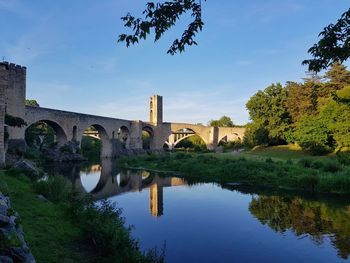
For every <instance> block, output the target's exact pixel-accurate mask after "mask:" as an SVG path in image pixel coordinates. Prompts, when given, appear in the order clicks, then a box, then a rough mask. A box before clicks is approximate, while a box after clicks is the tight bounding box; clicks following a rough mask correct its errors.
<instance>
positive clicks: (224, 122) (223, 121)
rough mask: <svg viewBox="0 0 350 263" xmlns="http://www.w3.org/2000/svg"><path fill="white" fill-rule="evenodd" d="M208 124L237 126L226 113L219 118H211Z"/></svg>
mask: <svg viewBox="0 0 350 263" xmlns="http://www.w3.org/2000/svg"><path fill="white" fill-rule="evenodd" d="M208 125H209V126H212V127H234V126H235V125H234V124H233V121H232V120H231V118H230V117H228V116H225V115H224V116H222V117H221V118H220V119H218V120H210V121H209V123H208Z"/></svg>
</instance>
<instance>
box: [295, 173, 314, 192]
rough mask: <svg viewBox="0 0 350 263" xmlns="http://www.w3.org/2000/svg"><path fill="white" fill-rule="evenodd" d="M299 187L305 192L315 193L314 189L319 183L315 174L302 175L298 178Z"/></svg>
mask: <svg viewBox="0 0 350 263" xmlns="http://www.w3.org/2000/svg"><path fill="white" fill-rule="evenodd" d="M299 183H300V186H301V187H303V188H304V189H306V190H310V191H312V192H314V191H315V187H316V186H317V184H318V183H319V177H318V176H317V174H315V173H311V174H309V175H302V176H301V177H300V178H299Z"/></svg>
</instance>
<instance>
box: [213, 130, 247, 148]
mask: <svg viewBox="0 0 350 263" xmlns="http://www.w3.org/2000/svg"><path fill="white" fill-rule="evenodd" d="M218 146H221V147H222V148H223V149H224V150H225V151H237V150H239V149H242V148H244V146H243V142H242V140H241V138H240V137H239V135H238V134H237V133H233V134H230V135H225V136H224V137H222V138H221V139H220V141H219V142H218Z"/></svg>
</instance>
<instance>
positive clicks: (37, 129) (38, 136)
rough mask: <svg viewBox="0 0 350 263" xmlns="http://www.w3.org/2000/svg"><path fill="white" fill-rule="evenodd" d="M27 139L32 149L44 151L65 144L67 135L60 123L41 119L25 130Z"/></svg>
mask: <svg viewBox="0 0 350 263" xmlns="http://www.w3.org/2000/svg"><path fill="white" fill-rule="evenodd" d="M25 140H26V143H27V145H28V147H29V148H30V149H33V150H38V151H42V150H47V149H57V148H58V147H59V146H62V145H64V144H65V143H66V142H67V135H66V133H65V131H64V130H63V128H62V127H61V126H60V125H59V124H58V123H56V122H54V121H50V120H40V121H38V122H35V123H33V124H31V125H30V126H29V127H28V128H27V129H26V130H25Z"/></svg>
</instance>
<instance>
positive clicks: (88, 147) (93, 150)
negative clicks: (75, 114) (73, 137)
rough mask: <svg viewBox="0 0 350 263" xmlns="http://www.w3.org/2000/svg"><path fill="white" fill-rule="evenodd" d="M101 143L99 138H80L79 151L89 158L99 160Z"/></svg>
mask: <svg viewBox="0 0 350 263" xmlns="http://www.w3.org/2000/svg"><path fill="white" fill-rule="evenodd" d="M101 148H102V143H101V140H99V139H96V138H92V137H89V136H83V138H82V139H81V152H82V154H83V156H84V157H86V158H88V159H89V160H100V153H101Z"/></svg>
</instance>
